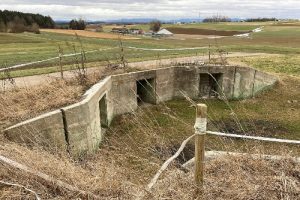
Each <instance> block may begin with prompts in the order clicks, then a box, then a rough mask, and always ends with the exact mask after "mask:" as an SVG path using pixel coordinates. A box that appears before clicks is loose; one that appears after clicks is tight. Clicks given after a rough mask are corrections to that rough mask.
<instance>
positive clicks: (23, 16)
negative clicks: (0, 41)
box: [0, 10, 55, 33]
mask: <svg viewBox="0 0 300 200" xmlns="http://www.w3.org/2000/svg"><path fill="white" fill-rule="evenodd" d="M54 27H55V22H54V21H53V19H52V18H51V17H50V16H43V15H40V14H32V13H22V12H17V11H8V10H4V11H2V10H0V32H11V33H22V32H24V31H29V32H35V33H39V28H54Z"/></svg>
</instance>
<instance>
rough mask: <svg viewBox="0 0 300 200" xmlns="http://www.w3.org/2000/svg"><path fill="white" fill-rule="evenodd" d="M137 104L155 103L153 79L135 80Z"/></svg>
mask: <svg viewBox="0 0 300 200" xmlns="http://www.w3.org/2000/svg"><path fill="white" fill-rule="evenodd" d="M136 87H137V102H138V105H142V104H144V103H150V104H156V98H155V79H154V78H151V79H143V80H138V81H137V82H136Z"/></svg>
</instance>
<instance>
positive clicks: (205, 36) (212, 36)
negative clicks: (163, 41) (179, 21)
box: [172, 34, 226, 40]
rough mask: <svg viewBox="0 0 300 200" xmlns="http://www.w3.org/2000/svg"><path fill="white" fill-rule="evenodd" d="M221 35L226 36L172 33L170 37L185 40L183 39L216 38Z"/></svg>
mask: <svg viewBox="0 0 300 200" xmlns="http://www.w3.org/2000/svg"><path fill="white" fill-rule="evenodd" d="M223 37H226V36H219V35H189V34H174V36H173V37H172V39H178V40H185V39H195V40H202V39H216V38H223Z"/></svg>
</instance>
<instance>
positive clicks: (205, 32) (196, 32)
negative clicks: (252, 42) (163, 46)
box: [167, 27, 249, 36]
mask: <svg viewBox="0 0 300 200" xmlns="http://www.w3.org/2000/svg"><path fill="white" fill-rule="evenodd" d="M167 29H168V30H169V31H171V32H172V33H174V34H188V35H217V36H233V35H238V34H244V33H249V31H218V30H210V29H199V28H177V27H169V28H167Z"/></svg>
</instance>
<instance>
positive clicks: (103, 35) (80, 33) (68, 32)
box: [41, 29, 138, 40]
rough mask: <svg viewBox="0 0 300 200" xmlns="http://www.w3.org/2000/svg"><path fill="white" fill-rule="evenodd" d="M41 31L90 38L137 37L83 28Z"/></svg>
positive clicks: (130, 38) (129, 38) (125, 38)
mask: <svg viewBox="0 0 300 200" xmlns="http://www.w3.org/2000/svg"><path fill="white" fill-rule="evenodd" d="M41 31H42V32H47V33H61V34H66V35H76V34H77V35H78V36H82V37H92V38H101V39H119V38H120V39H122V40H134V39H138V38H135V37H130V36H122V35H117V34H113V33H96V32H92V31H85V30H63V29H41Z"/></svg>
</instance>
